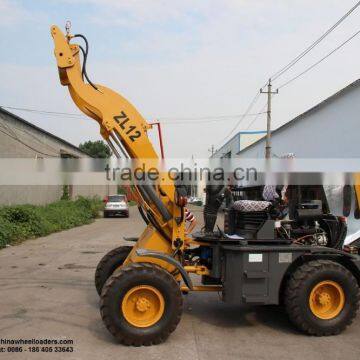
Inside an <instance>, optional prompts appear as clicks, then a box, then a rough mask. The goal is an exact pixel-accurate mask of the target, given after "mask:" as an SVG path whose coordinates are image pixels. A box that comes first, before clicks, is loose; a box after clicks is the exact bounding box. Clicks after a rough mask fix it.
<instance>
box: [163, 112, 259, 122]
mask: <svg viewBox="0 0 360 360" xmlns="http://www.w3.org/2000/svg"><path fill="white" fill-rule="evenodd" d="M256 115H258V113H253V114H235V115H217V116H214V115H209V116H193V117H165V116H163V117H157V119H158V120H211V119H214V120H220V119H235V118H239V117H242V116H256ZM167 123H168V122H167Z"/></svg>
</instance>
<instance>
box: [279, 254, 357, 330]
mask: <svg viewBox="0 0 360 360" xmlns="http://www.w3.org/2000/svg"><path fill="white" fill-rule="evenodd" d="M359 300H360V294H359V286H358V283H357V281H356V279H355V278H354V276H353V275H352V274H351V273H350V271H349V270H347V269H346V268H345V267H344V266H342V265H340V264H339V263H336V262H334V261H330V260H316V261H310V262H308V263H305V264H304V265H302V266H300V267H299V268H298V269H297V270H296V271H295V272H294V273H293V274H292V275H291V277H290V280H289V281H288V284H287V288H286V291H285V306H286V310H287V313H288V315H289V318H290V320H291V321H292V322H293V323H294V324H295V325H296V326H297V327H298V328H299V329H300V330H302V331H304V332H306V333H308V334H310V335H317V336H328V335H336V334H339V333H340V332H341V331H343V330H344V329H345V328H346V327H347V326H348V325H350V324H351V323H352V321H353V319H354V317H355V316H356V312H357V310H358V308H359Z"/></svg>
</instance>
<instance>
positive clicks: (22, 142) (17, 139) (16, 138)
mask: <svg viewBox="0 0 360 360" xmlns="http://www.w3.org/2000/svg"><path fill="white" fill-rule="evenodd" d="M0 132H2V133H3V134H5V135H7V136H9V137H10V138H12V139H14V140H16V141H18V142H19V143H20V144H22V145H24V146H26V147H27V148H29V149H31V150H33V151H35V152H36V153H38V154H41V155H45V156H50V157H58V156H56V155H51V154H47V153H44V152H42V151H40V150H37V149H35V148H34V147H32V146H30V145H28V144H26V143H25V142H24V141H22V140H20V139H19V138H18V137H15V136H13V135H10V134H9V133H7V132H6V131H3V130H1V129H0Z"/></svg>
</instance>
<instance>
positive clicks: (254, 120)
mask: <svg viewBox="0 0 360 360" xmlns="http://www.w3.org/2000/svg"><path fill="white" fill-rule="evenodd" d="M266 107H267V103H265V105H264V106H263V107H262V108H261V110H260V111H261V112H259V115H258V116H256V117H255V118H254V119H253V120H252V121H251V122H250V123H249V125H248V126H247V127H246V129H245V130H249V129H250V127H251V126H252V125H253V124H255V122H256V121H257V119H258V118H259V116H260V114H266V111H264V110H265V109H266Z"/></svg>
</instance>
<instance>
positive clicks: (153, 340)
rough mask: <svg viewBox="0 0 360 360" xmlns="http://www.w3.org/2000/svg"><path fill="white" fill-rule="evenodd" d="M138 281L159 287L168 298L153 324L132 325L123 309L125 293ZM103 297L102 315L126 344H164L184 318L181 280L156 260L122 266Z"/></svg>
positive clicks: (110, 329)
mask: <svg viewBox="0 0 360 360" xmlns="http://www.w3.org/2000/svg"><path fill="white" fill-rule="evenodd" d="M138 285H150V286H153V287H155V288H156V289H158V290H159V291H160V292H161V294H162V295H163V297H164V300H165V311H164V314H163V315H162V317H161V318H160V320H159V321H158V322H157V323H156V324H154V325H152V326H150V327H145V328H140V327H136V326H133V325H131V324H130V323H128V322H127V321H126V319H125V318H124V316H123V314H122V311H121V303H122V300H123V298H124V296H125V294H126V293H127V292H128V290H129V289H131V288H133V287H135V286H138ZM100 299H101V300H100V311H101V317H102V319H103V321H104V323H105V325H106V327H107V329H108V330H109V332H110V333H111V334H112V335H113V336H114V337H115V338H116V339H117V340H118V341H119V342H120V343H122V344H124V345H132V346H142V345H145V346H149V345H155V344H160V343H162V342H164V341H165V340H166V339H167V337H168V336H169V335H170V334H171V333H172V332H173V331H174V330H175V329H176V326H177V325H178V323H179V322H180V319H181V314H182V305H183V299H182V296H181V292H180V287H179V285H178V283H177V282H176V281H175V279H174V277H173V276H172V275H171V274H170V273H168V272H167V271H165V270H163V269H161V268H160V267H158V266H156V265H153V264H145V263H132V264H130V265H128V266H124V267H123V268H121V269H119V271H118V272H117V273H116V274H114V275H112V276H111V277H110V278H109V279H108V281H107V282H106V284H105V286H104V288H103V291H102V293H101V298H100Z"/></svg>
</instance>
